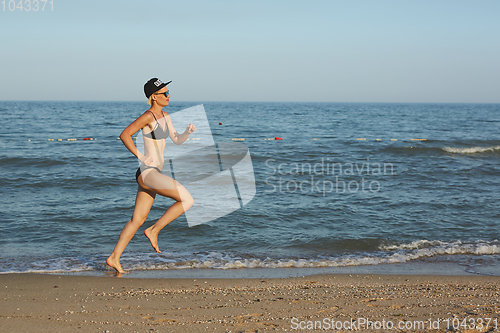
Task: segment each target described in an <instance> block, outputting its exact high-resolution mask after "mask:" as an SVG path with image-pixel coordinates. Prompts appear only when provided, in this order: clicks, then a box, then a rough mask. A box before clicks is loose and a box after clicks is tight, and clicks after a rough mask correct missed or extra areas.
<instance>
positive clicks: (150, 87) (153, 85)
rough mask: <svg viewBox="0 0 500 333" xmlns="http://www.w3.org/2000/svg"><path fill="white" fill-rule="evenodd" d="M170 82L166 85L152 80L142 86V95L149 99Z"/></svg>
mask: <svg viewBox="0 0 500 333" xmlns="http://www.w3.org/2000/svg"><path fill="white" fill-rule="evenodd" d="M170 82H172V81H168V82H167V83H164V82H161V80H160V79H159V78H157V77H154V78H152V79H151V80H149V81H148V82H146V84H145V85H144V94H146V98H149V97H151V95H153V94H154V93H155V92H156V91H158V90H160V89H161V88H163V87H165V86H166V85H167V84H169V83H170Z"/></svg>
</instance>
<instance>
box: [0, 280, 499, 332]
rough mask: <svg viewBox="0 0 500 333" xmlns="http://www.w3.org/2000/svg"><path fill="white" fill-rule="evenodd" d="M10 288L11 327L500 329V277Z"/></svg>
mask: <svg viewBox="0 0 500 333" xmlns="http://www.w3.org/2000/svg"><path fill="white" fill-rule="evenodd" d="M0 288H1V290H2V297H1V305H0V331H1V332H268V331H297V332H311V331H318V332H319V331H330V332H347V331H357V332H375V331H379V332H387V331H394V332H398V331H399V332H401V331H404V332H409V331H412V332H429V331H432V332H450V331H455V332H496V331H499V330H500V278H499V277H487V276H470V275H469V276H424V275H407V276H405V275H374V274H351V275H349V274H335V275H313V276H306V277H300V278H283V279H281V278H275V279H206V278H192V279H133V278H127V277H126V276H125V277H123V278H115V277H111V276H110V277H94V276H68V275H64V276H57V275H43V274H3V275H0ZM487 318H491V319H487ZM464 319H465V320H466V321H465V322H464ZM473 320H474V321H473ZM369 322H371V324H370V323H369ZM370 325H371V326H370ZM419 325H420V327H417V326H419ZM421 325H425V326H424V327H422V326H421ZM464 325H465V326H464ZM486 325H488V326H486ZM335 326H337V328H335ZM389 326H392V329H390V328H391V327H389ZM314 327H315V328H316V329H315V330H314ZM399 328H401V329H399Z"/></svg>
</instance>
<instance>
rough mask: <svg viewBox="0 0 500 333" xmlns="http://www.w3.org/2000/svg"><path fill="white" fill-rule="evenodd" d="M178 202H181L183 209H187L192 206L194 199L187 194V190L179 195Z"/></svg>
mask: <svg viewBox="0 0 500 333" xmlns="http://www.w3.org/2000/svg"><path fill="white" fill-rule="evenodd" d="M180 199H181V200H180V202H181V203H182V207H183V208H184V211H186V210H188V209H189V208H191V207H193V204H194V199H193V197H192V196H191V194H189V192H187V191H186V192H185V193H183V194H182V195H181V198H180Z"/></svg>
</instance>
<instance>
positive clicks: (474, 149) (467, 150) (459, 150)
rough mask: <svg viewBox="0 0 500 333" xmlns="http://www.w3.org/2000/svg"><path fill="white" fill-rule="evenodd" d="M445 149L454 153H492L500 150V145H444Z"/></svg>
mask: <svg viewBox="0 0 500 333" xmlns="http://www.w3.org/2000/svg"><path fill="white" fill-rule="evenodd" d="M443 150H444V151H446V152H448V153H453V154H478V153H491V152H496V151H499V150H500V146H492V147H469V148H457V147H444V148H443Z"/></svg>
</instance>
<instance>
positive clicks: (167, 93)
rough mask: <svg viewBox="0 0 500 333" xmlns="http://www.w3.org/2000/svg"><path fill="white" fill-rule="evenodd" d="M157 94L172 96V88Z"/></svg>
mask: <svg viewBox="0 0 500 333" xmlns="http://www.w3.org/2000/svg"><path fill="white" fill-rule="evenodd" d="M155 95H165V97H168V96H170V90H167V91H165V92H162V93H156V94H155Z"/></svg>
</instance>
